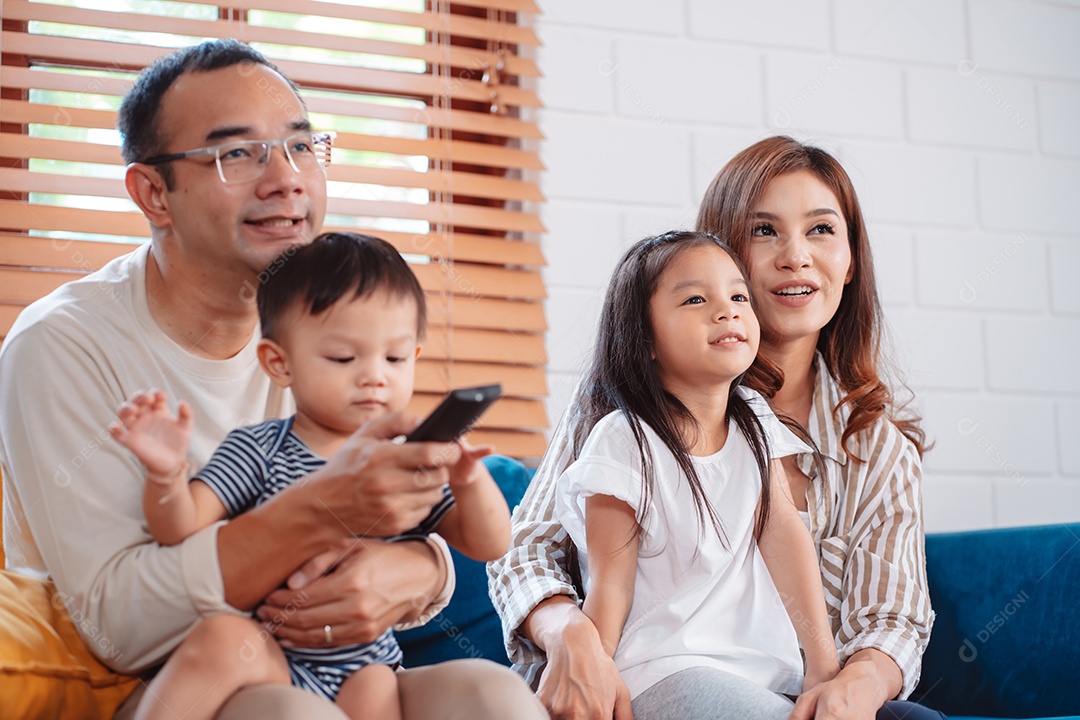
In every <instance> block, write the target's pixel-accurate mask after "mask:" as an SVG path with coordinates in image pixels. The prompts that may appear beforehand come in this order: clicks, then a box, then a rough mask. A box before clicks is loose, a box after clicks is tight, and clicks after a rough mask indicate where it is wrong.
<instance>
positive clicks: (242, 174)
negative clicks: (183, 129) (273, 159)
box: [142, 132, 337, 185]
mask: <svg viewBox="0 0 1080 720" xmlns="http://www.w3.org/2000/svg"><path fill="white" fill-rule="evenodd" d="M336 137H337V133H336V132H302V133H296V134H295V135H290V136H288V137H285V138H281V139H280V140H241V141H239V142H231V143H225V144H224V145H213V146H211V147H204V148H197V149H195V150H187V151H185V152H179V153H172V154H171V155H156V156H154V157H152V158H150V159H148V160H143V161H142V162H143V164H144V165H160V164H161V163H167V162H172V161H173V160H183V159H184V158H190V157H197V156H199V155H213V156H214V162H215V163H216V164H217V170H218V177H220V178H221V182H223V183H226V184H227V185H236V184H239V183H246V182H251V181H253V180H257V179H259V178H260V177H262V175H263V173H265V172H266V168H267V166H268V165H269V164H270V153H271V152H272V151H273V149H274V148H275V147H277V146H278V145H280V146H281V150H282V152H284V153H285V158H286V159H287V160H288V161H289V165H290V166H291V167H292V169H293V170H295V171H296V172H298V173H304V172H311V171H313V170H318V169H319V168H322V167H325V166H326V165H329V164H330V146H331V145H332V144H333V142H334V138H336Z"/></svg>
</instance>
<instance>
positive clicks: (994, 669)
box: [398, 456, 1080, 720]
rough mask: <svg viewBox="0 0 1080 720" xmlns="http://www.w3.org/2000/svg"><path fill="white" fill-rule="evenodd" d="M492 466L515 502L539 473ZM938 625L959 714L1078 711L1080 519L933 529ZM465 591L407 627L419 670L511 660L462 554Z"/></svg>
mask: <svg viewBox="0 0 1080 720" xmlns="http://www.w3.org/2000/svg"><path fill="white" fill-rule="evenodd" d="M485 462H486V463H487V466H488V469H489V470H490V471H491V474H492V476H493V477H494V478H495V479H496V481H497V482H498V483H499V486H500V487H501V488H502V490H503V493H504V494H505V495H506V498H507V502H508V503H509V504H510V507H515V506H516V505H517V504H518V503H519V502H520V501H521V497H522V496H523V495H524V493H525V489H526V488H527V487H528V484H529V481H530V480H531V478H532V470H530V469H528V468H526V467H524V466H523V465H521V464H520V463H518V462H517V461H515V460H511V459H510V458H505V457H499V456H496V457H491V458H486V459H485ZM926 555H927V563H926V564H927V577H928V580H929V584H930V596H931V600H932V602H933V606H934V610H935V611H936V612H937V620H936V621H935V623H934V632H933V635H932V637H931V639H930V646H929V648H928V649H927V651H926V656H925V658H924V661H923V673H922V681H921V682H920V684H919V687H918V688H917V690H916V691H915V695H914V697H913V699H917V700H919V702H922V703H923V704H925V705H928V706H930V707H933V708H935V709H937V710H941V711H942V712H944V713H946V714H947V715H949V717H950V718H953V719H954V720H976V719H978V718H1076V719H1077V720H1080V693H1077V692H1076V691H1070V690H1068V688H1069V687H1070V686H1072V682H1075V681H1076V678H1075V676H1076V675H1077V674H1078V673H1080V620H1077V618H1076V616H1075V615H1074V611H1077V612H1080V602H1078V598H1080V524H1074V525H1053V526H1045V527H1031V528H1017V529H1006V530H987V531H979V532H968V533H950V534H939V535H930V536H928V537H927V539H926ZM454 561H455V565H456V567H457V575H458V589H457V592H456V593H455V595H454V599H453V601H452V602H451V603H450V606H449V607H447V608H446V610H444V611H443V612H442V613H441V614H440V615H439V616H438V617H436V618H435V619H434V620H433V621H432V622H430V623H429V624H427V625H426V626H424V627H422V628H417V629H415V630H410V631H408V632H403V633H399V635H398V637H399V639H400V641H401V645H402V647H403V649H404V651H405V663H406V665H409V666H417V665H427V664H431V663H435V662H441V661H443V660H449V659H453V658H469V657H483V658H488V659H490V660H494V661H496V662H501V663H503V664H507V660H506V654H505V652H504V650H503V645H502V632H501V629H500V625H499V619H498V617H497V616H496V615H495V611H494V609H493V608H492V606H491V601H490V600H489V599H488V594H487V575H486V571H485V568H484V566H483V565H482V564H481V563H477V562H473V561H471V560H468V559H467V558H464V557H462V556H461V555H457V554H455V557H454Z"/></svg>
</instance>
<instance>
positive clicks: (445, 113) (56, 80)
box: [0, 66, 544, 140]
mask: <svg viewBox="0 0 1080 720" xmlns="http://www.w3.org/2000/svg"><path fill="white" fill-rule="evenodd" d="M102 72H105V71H102ZM0 84H2V85H3V86H4V87H13V88H24V89H36V90H60V91H65V92H74V93H92V94H94V95H103V96H110V97H122V96H124V95H126V94H127V92H128V90H130V89H131V82H130V81H128V80H124V79H121V78H115V77H103V76H100V75H93V76H91V75H72V74H70V73H61V72H51V71H49V70H46V69H35V70H31V69H29V68H19V67H12V66H0ZM301 92H302V90H301ZM305 102H306V104H307V106H308V109H309V110H310V111H311V112H316V113H327V114H336V115H343V116H348V117H364V118H375V119H378V120H392V121H396V122H402V123H422V124H425V125H428V126H430V127H436V128H444V129H447V130H457V131H462V132H472V133H478V134H482V135H496V136H499V137H507V138H523V139H529V140H541V139H543V137H544V136H543V133H541V132H540V128H539V127H538V126H537V124H536V123H535V122H530V121H526V120H521V119H518V118H514V117H510V116H507V115H493V114H491V113H489V112H476V111H472V110H454V109H450V108H433V107H430V106H426V107H423V108H408V107H395V106H392V105H380V104H376V103H371V102H363V101H361V100H348V99H344V98H331V97H324V96H321V95H308V96H307V97H306V98H305ZM328 129H332V128H328Z"/></svg>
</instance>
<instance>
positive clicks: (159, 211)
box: [124, 163, 172, 228]
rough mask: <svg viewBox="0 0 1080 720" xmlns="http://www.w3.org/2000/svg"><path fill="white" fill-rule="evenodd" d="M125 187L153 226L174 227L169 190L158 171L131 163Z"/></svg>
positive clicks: (125, 178) (125, 176)
mask: <svg viewBox="0 0 1080 720" xmlns="http://www.w3.org/2000/svg"><path fill="white" fill-rule="evenodd" d="M124 186H125V187H126V188H127V191H128V195H130V196H131V199H132V200H134V201H135V204H136V205H138V206H139V209H140V210H142V212H143V215H145V216H146V219H147V220H148V221H149V222H150V224H151V225H153V226H154V227H159V228H160V227H168V226H169V225H172V215H171V214H170V210H169V199H168V188H167V187H165V180H164V178H162V177H161V175H160V174H159V173H158V171H157V170H155V169H154V168H152V167H151V166H149V165H142V164H140V163H131V164H130V165H128V166H127V171H126V172H125V174H124Z"/></svg>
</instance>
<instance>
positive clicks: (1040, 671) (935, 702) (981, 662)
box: [912, 524, 1080, 718]
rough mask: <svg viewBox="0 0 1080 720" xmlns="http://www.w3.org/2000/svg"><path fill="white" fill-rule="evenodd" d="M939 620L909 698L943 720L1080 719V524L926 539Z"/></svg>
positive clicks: (943, 535) (932, 592) (1000, 530)
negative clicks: (984, 719)
mask: <svg viewBox="0 0 1080 720" xmlns="http://www.w3.org/2000/svg"><path fill="white" fill-rule="evenodd" d="M926 572H927V579H928V581H929V586H930V600H931V603H932V604H933V607H934V610H935V611H936V612H937V619H936V621H935V622H934V631H933V633H932V635H931V636H930V645H929V647H928V648H927V651H926V655H925V657H924V658H923V671H922V679H921V681H920V683H919V687H918V688H917V689H916V691H915V696H914V697H913V698H912V699H918V700H919V701H920V702H922V703H923V704H924V705H929V706H930V707H933V708H935V709H937V710H940V711H942V712H944V713H946V714H956V715H960V714H963V715H976V714H977V715H986V716H990V717H1010V718H1030V717H1050V716H1075V715H1080V694H1078V693H1076V691H1075V689H1074V690H1069V689H1068V688H1075V687H1076V686H1075V685H1073V683H1074V682H1076V673H1077V670H1080V637H1078V635H1077V632H1076V629H1077V624H1076V623H1077V620H1076V616H1075V614H1074V613H1075V612H1076V611H1077V610H1078V609H1080V606H1078V604H1077V598H1080V524H1071V525H1048V526H1044V527H1035V528H1031V527H1028V528H1010V529H997V530H983V531H977V532H967V533H949V534H939V535H928V536H927V538H926Z"/></svg>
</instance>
